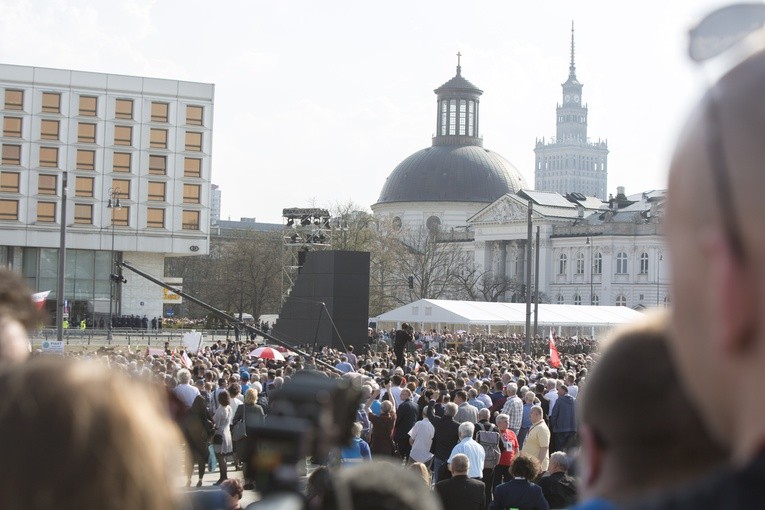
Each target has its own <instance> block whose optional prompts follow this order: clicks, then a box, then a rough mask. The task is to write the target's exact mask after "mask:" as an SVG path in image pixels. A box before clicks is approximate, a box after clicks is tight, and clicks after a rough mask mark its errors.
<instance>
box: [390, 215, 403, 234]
mask: <svg viewBox="0 0 765 510" xmlns="http://www.w3.org/2000/svg"><path fill="white" fill-rule="evenodd" d="M391 225H393V230H395V231H396V232H398V231H399V230H401V226H402V223H401V218H399V217H398V216H395V217H394V218H393V221H391Z"/></svg>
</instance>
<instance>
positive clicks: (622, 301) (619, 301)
mask: <svg viewBox="0 0 765 510" xmlns="http://www.w3.org/2000/svg"><path fill="white" fill-rule="evenodd" d="M616 306H627V298H626V296H624V294H619V295H618V296H617V297H616Z"/></svg>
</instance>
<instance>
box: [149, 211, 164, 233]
mask: <svg viewBox="0 0 765 510" xmlns="http://www.w3.org/2000/svg"><path fill="white" fill-rule="evenodd" d="M146 227H147V228H165V210H164V209H157V208H154V207H149V208H147V209H146Z"/></svg>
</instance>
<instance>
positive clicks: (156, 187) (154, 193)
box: [149, 181, 165, 202]
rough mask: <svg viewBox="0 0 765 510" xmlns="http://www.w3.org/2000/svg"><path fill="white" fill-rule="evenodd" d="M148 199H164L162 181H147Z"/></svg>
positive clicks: (159, 200) (158, 200) (160, 200)
mask: <svg viewBox="0 0 765 510" xmlns="http://www.w3.org/2000/svg"><path fill="white" fill-rule="evenodd" d="M149 200H153V201H157V202H164V201H165V183H164V182H151V181H149Z"/></svg>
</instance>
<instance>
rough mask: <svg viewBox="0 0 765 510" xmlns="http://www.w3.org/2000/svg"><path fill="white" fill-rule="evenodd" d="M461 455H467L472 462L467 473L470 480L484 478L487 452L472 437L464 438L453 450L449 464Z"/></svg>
mask: <svg viewBox="0 0 765 510" xmlns="http://www.w3.org/2000/svg"><path fill="white" fill-rule="evenodd" d="M460 453H463V454H465V455H467V458H468V461H469V462H470V464H469V466H468V472H467V475H468V478H481V477H483V461H484V459H486V452H485V451H484V449H483V446H481V444H480V443H478V442H476V441H474V440H473V438H472V437H464V438H462V439H461V440H460V442H459V443H457V445H456V446H455V447H454V448H452V453H451V454H449V462H451V461H452V459H453V458H454V456H455V455H457V454H460Z"/></svg>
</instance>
